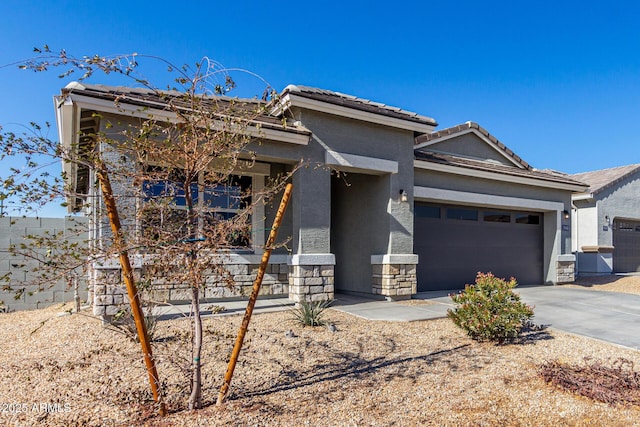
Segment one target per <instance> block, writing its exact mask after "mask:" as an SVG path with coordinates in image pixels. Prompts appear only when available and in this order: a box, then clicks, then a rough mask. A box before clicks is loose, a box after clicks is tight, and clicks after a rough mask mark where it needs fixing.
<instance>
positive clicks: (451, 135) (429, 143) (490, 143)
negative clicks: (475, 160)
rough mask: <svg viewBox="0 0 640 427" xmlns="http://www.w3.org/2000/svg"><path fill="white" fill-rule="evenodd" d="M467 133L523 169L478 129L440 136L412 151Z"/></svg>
mask: <svg viewBox="0 0 640 427" xmlns="http://www.w3.org/2000/svg"><path fill="white" fill-rule="evenodd" d="M468 133H473V134H475V135H476V136H477V137H478V138H480V139H481V140H483V141H484V142H486V143H487V144H488V145H489V146H490V147H491V148H493V149H494V150H495V151H497V152H498V154H500V155H501V156H502V157H504V158H505V159H507V160H508V161H509V162H511V163H512V164H513V165H515V166H517V167H518V168H520V169H524V166H523V165H522V164H521V163H519V162H518V161H516V160H515V159H514V158H513V157H510V156H509V155H507V154H506V153H505V152H504V150H503V149H502V148H500V147H499V146H498V144H496V143H495V142H493V141H491V140H490V139H489V138H487V136H486V135H484V134H483V133H482V132H480V131H479V130H478V129H475V128H470V129H465V130H464V131H461V132H455V133H452V134H450V135H444V136H441V137H439V138H436V139H432V140H430V141H425V142H423V143H421V144H418V145H416V146H414V149H415V150H419V149H420V148H424V147H428V146H430V145H433V144H437V143H440V142H443V141H446V140H448V139H453V138H456V137H459V136H462V135H466V134H468Z"/></svg>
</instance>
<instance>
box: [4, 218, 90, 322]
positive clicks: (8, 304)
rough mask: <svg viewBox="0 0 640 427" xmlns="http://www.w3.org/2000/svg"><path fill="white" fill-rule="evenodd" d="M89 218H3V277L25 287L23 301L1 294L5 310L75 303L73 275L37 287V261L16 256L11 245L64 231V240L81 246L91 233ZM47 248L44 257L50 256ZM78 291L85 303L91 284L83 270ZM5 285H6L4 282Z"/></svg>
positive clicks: (11, 284) (79, 274) (78, 277)
mask: <svg viewBox="0 0 640 427" xmlns="http://www.w3.org/2000/svg"><path fill="white" fill-rule="evenodd" d="M87 223H88V220H87V218H83V217H67V218H35V217H25V218H23V217H4V218H0V277H2V276H4V275H5V274H9V275H10V279H11V280H10V282H9V285H10V286H11V287H13V288H14V289H20V288H24V289H25V293H24V294H23V295H22V296H21V297H20V298H19V299H17V300H16V299H15V298H14V295H15V294H14V293H13V292H10V291H0V301H3V304H2V305H0V310H2V311H16V310H31V309H36V308H43V307H48V306H50V305H53V304H58V303H62V302H71V301H73V300H74V289H73V287H72V286H70V283H73V281H72V280H70V279H72V278H73V276H71V275H67V276H66V277H64V278H60V279H59V280H57V281H53V282H51V283H45V284H43V285H42V286H35V285H32V284H31V283H32V282H33V280H34V279H35V277H34V273H33V269H34V268H35V267H36V265H37V261H35V260H32V259H28V258H24V257H15V256H12V255H11V254H10V253H9V252H8V251H9V247H10V246H11V245H16V246H18V247H19V246H20V244H22V243H24V244H29V242H30V240H29V239H28V238H27V236H29V235H33V236H44V235H46V233H48V234H50V235H56V234H57V233H59V232H63V233H64V234H63V236H64V237H63V238H64V239H66V240H69V241H72V242H78V243H79V244H80V245H84V244H86V240H87V238H88V234H87V232H86V225H87ZM46 251H47V248H42V250H41V252H42V254H46ZM76 277H77V279H78V291H79V297H80V299H81V301H86V300H87V285H86V280H85V275H84V273H83V272H81V271H79V272H78V274H77V276H76ZM2 284H3V285H4V284H5V283H4V282H3V283H2Z"/></svg>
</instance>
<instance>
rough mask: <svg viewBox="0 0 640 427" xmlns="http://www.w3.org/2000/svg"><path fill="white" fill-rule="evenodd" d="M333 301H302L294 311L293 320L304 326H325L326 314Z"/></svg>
mask: <svg viewBox="0 0 640 427" xmlns="http://www.w3.org/2000/svg"><path fill="white" fill-rule="evenodd" d="M331 303H332V301H316V302H308V301H302V302H300V303H298V305H297V306H296V308H294V309H293V310H292V315H293V320H294V321H295V322H296V323H299V324H300V325H302V326H324V325H326V324H327V321H326V320H325V319H324V312H325V310H326V309H327V307H329V306H330V305H331Z"/></svg>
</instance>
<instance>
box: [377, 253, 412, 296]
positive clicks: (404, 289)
mask: <svg viewBox="0 0 640 427" xmlns="http://www.w3.org/2000/svg"><path fill="white" fill-rule="evenodd" d="M417 264H418V255H414V254H385V255H371V267H372V269H373V277H372V278H371V286H372V292H373V293H374V294H376V295H383V296H384V297H385V298H386V299H388V300H392V301H394V300H402V299H411V296H412V295H413V294H415V293H417V291H418V280H417V275H416V265H417Z"/></svg>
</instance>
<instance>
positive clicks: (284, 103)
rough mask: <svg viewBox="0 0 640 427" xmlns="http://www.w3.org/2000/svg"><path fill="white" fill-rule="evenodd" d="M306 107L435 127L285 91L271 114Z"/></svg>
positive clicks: (393, 123) (413, 128) (416, 128)
mask: <svg viewBox="0 0 640 427" xmlns="http://www.w3.org/2000/svg"><path fill="white" fill-rule="evenodd" d="M294 105H295V106H296V107H300V108H306V109H308V110H314V111H320V112H323V113H327V114H332V115H335V116H341V117H348V118H351V119H356V120H362V121H365V122H370V123H376V124H380V125H384V126H390V127H395V128H398V129H405V130H411V131H414V132H420V133H431V132H433V130H434V129H435V126H433V125H427V124H423V123H416V122H412V121H409V120H402V119H399V118H396V117H388V116H383V115H381V114H375V113H371V112H369V111H362V110H358V109H355V108H349V107H343V106H341V105H335V104H331V103H329V102H323V101H318V100H317V99H309V98H307V97H303V96H299V95H296V94H294V93H291V92H289V93H287V94H286V95H285V96H284V97H282V98H281V99H280V101H279V102H278V103H277V105H276V106H275V107H274V108H273V110H272V111H271V114H275V115H280V114H282V113H283V112H284V111H285V110H288V109H289V108H290V107H291V106H294Z"/></svg>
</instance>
